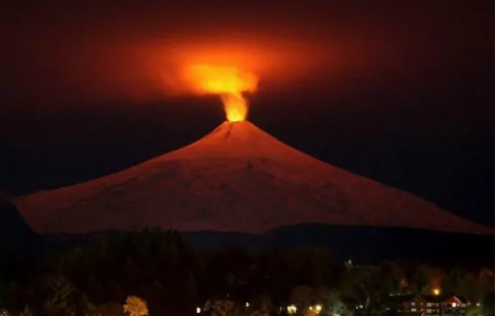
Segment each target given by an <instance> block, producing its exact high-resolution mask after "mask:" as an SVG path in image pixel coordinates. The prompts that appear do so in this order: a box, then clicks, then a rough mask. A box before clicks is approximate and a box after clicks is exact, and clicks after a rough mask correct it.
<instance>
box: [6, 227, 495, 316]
mask: <svg viewBox="0 0 495 316" xmlns="http://www.w3.org/2000/svg"><path fill="white" fill-rule="evenodd" d="M0 264H1V270H0V276H1V279H0V308H2V307H3V308H5V310H6V311H8V312H9V313H10V314H12V315H24V316H31V315H35V316H38V315H40V316H59V315H60V316H61V315H74V316H79V315H81V316H85V315H102V316H107V315H123V314H124V313H125V308H123V306H124V305H125V304H124V303H125V302H126V299H129V297H137V298H140V299H142V300H143V301H145V302H146V312H147V313H148V311H149V314H150V315H169V314H170V315H171V314H173V313H180V314H181V315H193V314H196V313H197V312H201V313H203V312H205V311H210V312H211V313H214V314H217V315H222V316H229V315H232V314H233V313H234V310H235V311H236V313H238V312H239V311H241V312H242V313H244V314H246V313H249V314H252V313H255V312H256V313H259V314H274V313H277V312H279V311H280V310H279V308H280V306H287V305H289V304H294V305H297V306H306V307H307V306H312V305H314V304H322V305H323V306H324V309H323V311H322V313H325V314H329V315H332V316H333V315H337V314H338V315H345V314H346V313H351V312H352V311H350V310H349V308H348V305H347V304H346V302H348V301H353V302H355V304H359V305H366V306H368V307H369V313H374V314H381V313H383V312H384V311H385V308H386V306H387V304H388V302H389V300H390V297H391V296H394V295H401V294H410V293H422V294H431V293H433V292H434V291H441V292H442V293H452V294H456V295H461V296H464V297H465V298H466V299H468V300H469V301H470V302H472V303H473V304H472V306H473V307H472V311H471V314H472V315H475V314H479V315H483V313H484V312H486V310H487V309H490V308H492V309H493V296H494V294H493V293H494V282H495V279H494V273H493V268H492V269H490V268H489V267H474V268H473V267H471V268H465V267H456V266H450V267H445V266H442V267H440V266H435V265H433V264H427V263H424V262H423V263H420V262H412V261H407V262H406V261H403V262H401V261H396V262H382V263H357V262H351V261H348V262H345V263H337V262H334V261H333V259H332V254H331V252H330V251H329V250H327V249H324V248H317V247H292V248H278V249H270V250H267V251H264V252H262V253H257V254H252V253H249V252H248V251H246V250H245V249H242V248H238V247H226V248H225V249H222V250H219V251H215V252H213V251H207V250H203V249H198V248H195V247H192V246H190V245H188V244H187V243H186V242H185V241H184V240H183V239H182V238H181V235H180V234H179V233H177V232H174V231H162V230H159V229H147V230H143V231H139V232H121V233H117V234H111V235H108V234H106V235H100V236H98V237H95V238H94V240H92V241H91V242H90V243H88V244H86V245H84V246H78V247H73V248H71V249H69V250H64V251H57V252H53V253H51V254H48V255H44V256H43V257H42V258H33V257H28V256H25V255H22V254H14V253H12V254H10V255H6V256H3V257H2V258H1V260H0ZM198 308H199V309H198Z"/></svg>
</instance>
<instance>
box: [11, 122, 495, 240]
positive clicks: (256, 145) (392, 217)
mask: <svg viewBox="0 0 495 316" xmlns="http://www.w3.org/2000/svg"><path fill="white" fill-rule="evenodd" d="M16 204H17V206H18V208H19V210H20V212H21V213H22V214H23V216H24V217H25V218H26V220H27V221H28V223H29V224H30V225H31V227H32V228H33V229H34V230H35V231H38V232H41V233H87V232H94V231H100V230H106V229H111V228H112V229H136V228H142V227H150V226H159V227H162V228H165V229H178V230H181V231H199V230H208V231H240V232H249V233H262V232H266V231H267V230H269V229H272V228H276V227H280V226H285V225H293V224H300V223H322V224H333V225H372V226H394V227H413V228H426V229H431V230H439V231H456V232H466V233H493V229H491V228H488V227H484V226H482V225H478V224H475V223H472V222H469V221H467V220H465V219H462V218H459V217H457V216H455V215H453V214H450V213H448V212H446V211H443V210H441V209H440V208H438V207H437V206H435V205H433V204H431V203H428V202H426V201H424V200H422V199H421V198H418V197H416V196H414V195H412V194H409V193H406V192H403V191H400V190H397V189H394V188H391V187H387V186H385V185H383V184H380V183H377V182H375V181H372V180H370V179H366V178H364V177H361V176H358V175H355V174H351V173H349V172H346V171H344V170H342V169H339V168H336V167H334V166H332V165H329V164H326V163H324V162H321V161H319V160H317V159H315V158H313V157H311V156H308V155H306V154H304V153H302V152H300V151H298V150H296V149H294V148H291V147H289V146H287V145H285V144H283V143H282V142H280V141H278V140H277V139H275V138H274V137H272V136H270V135H268V134H267V133H265V132H263V131H262V130H260V129H259V128H257V127H256V126H254V125H253V124H251V123H249V122H247V121H245V122H237V123H230V122H225V123H223V124H221V125H220V126H219V127H218V128H217V129H215V130H214V131H213V132H211V133H210V134H209V135H207V136H205V137H203V138H202V139H200V140H198V141H197V142H195V143H192V144H191V145H189V146H186V147H183V148H181V149H178V150H176V151H173V152H170V153H167V154H165V155H162V156H159V157H157V158H154V159H152V160H149V161H146V162H143V163H141V164H139V165H136V166H134V167H131V168H129V169H126V170H123V171H121V172H118V173H115V174H111V175H108V176H105V177H102V178H99V179H95V180H92V181H89V182H85V183H81V184H76V185H73V186H69V187H64V188H60V189H55V190H49V191H41V192H37V193H34V194H31V195H28V196H24V197H21V198H19V199H17V200H16Z"/></svg>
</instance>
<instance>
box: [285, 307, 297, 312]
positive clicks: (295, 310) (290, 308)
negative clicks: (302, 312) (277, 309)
mask: <svg viewBox="0 0 495 316" xmlns="http://www.w3.org/2000/svg"><path fill="white" fill-rule="evenodd" d="M296 312H297V307H296V306H295V305H290V306H287V313H289V314H295V313H296Z"/></svg>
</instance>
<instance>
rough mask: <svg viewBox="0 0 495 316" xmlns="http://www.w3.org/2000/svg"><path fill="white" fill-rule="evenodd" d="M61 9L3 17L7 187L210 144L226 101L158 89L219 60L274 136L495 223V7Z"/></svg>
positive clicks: (2, 182)
mask: <svg viewBox="0 0 495 316" xmlns="http://www.w3.org/2000/svg"><path fill="white" fill-rule="evenodd" d="M265 2H266V1H265ZM50 3H51V4H50V6H47V5H46V4H43V3H42V2H41V1H40V2H38V4H36V2H35V4H29V5H28V4H17V5H12V6H10V7H6V8H5V9H3V10H2V12H1V13H0V21H2V22H1V24H2V25H1V30H0V35H1V38H2V51H1V52H0V57H1V59H0V60H1V63H2V65H1V69H2V76H1V80H2V85H1V86H0V107H1V108H0V189H2V190H5V191H7V192H9V193H11V194H14V195H16V194H23V193H27V192H32V191H35V190H40V189H47V188H53V187H57V186H62V185H68V184H72V183H75V182H79V181H83V180H88V179H91V178H94V177H98V176H101V175H104V174H108V173H111V172H114V171H117V170H120V169H123V168H125V167H128V166H130V165H133V164H135V163H138V162H140V161H143V160H146V159H148V158H151V157H154V156H156V155H159V154H162V153H165V152H167V151H170V150H172V149H175V148H178V147H181V146H183V145H186V144H188V143H189V142H191V141H194V140H196V139H198V138H200V137H201V136H203V135H204V134H205V133H207V132H209V131H210V130H212V129H213V128H214V127H215V126H216V125H218V124H220V123H221V122H222V121H223V120H224V114H223V111H222V106H221V104H220V101H219V100H217V99H216V98H214V97H211V98H210V97H207V98H205V97H194V96H183V97H177V96H174V97H171V96H170V95H169V94H167V93H166V91H164V88H163V83H162V82H161V81H160V79H159V78H161V77H160V74H163V73H168V72H172V71H173V70H174V68H175V67H177V64H178V63H179V62H180V61H182V59H183V58H193V59H194V58H203V57H204V56H208V58H210V55H215V56H216V55H220V57H218V58H220V59H222V58H226V57H225V56H229V58H231V60H229V62H231V61H234V62H236V63H241V66H244V65H247V66H248V67H251V68H253V69H254V71H256V73H257V74H258V75H259V77H260V91H259V92H257V93H256V94H255V95H253V96H252V97H251V103H252V106H251V113H250V120H251V121H252V122H253V123H254V124H256V125H258V126H259V127H261V128H262V129H264V130H265V131H267V132H269V133H271V134H273V135H274V136H276V137H278V138H279V139H280V140H282V141H284V142H286V143H288V144H290V145H292V146H294V147H296V148H298V149H300V150H302V151H305V152H307V153H309V154H311V155H313V156H315V157H317V158H319V159H321V160H324V161H327V162H329V163H332V164H334V165H336V166H339V167H342V168H344V169H347V170H349V171H352V172H355V173H358V174H361V175H364V176H367V177H371V178H373V179H375V180H378V181H381V182H383V183H385V184H388V185H391V186H395V187H398V188H401V189H404V190H407V191H410V192H412V193H415V194H417V195H419V196H421V197H424V198H426V199H428V200H430V201H432V202H434V203H436V204H438V205H440V206H441V207H443V208H445V209H446V210H449V211H451V212H454V213H457V214H459V215H462V216H464V217H467V218H469V219H471V220H475V221H478V222H482V223H485V224H488V225H493V222H494V215H493V191H494V185H493V183H494V181H493V176H494V170H493V160H494V150H493V149H494V148H493V147H494V146H493V143H494V130H493V119H494V111H493V104H494V79H493V78H494V76H493V71H494V65H493V57H494V53H493V39H494V36H493V12H494V8H493V1H452V0H445V1H443V0H437V1H431V0H429V1H381V2H380V1H378V2H375V1H363V2H362V3H358V1H352V2H349V1H302V2H301V1H294V4H293V5H292V4H288V2H287V1H271V2H269V4H266V3H265V4H262V2H259V3H258V2H257V1H249V2H244V1H238V2H236V1H218V0H212V1H208V2H193V1H191V2H181V5H178V4H174V5H172V4H164V3H162V2H159V1H156V3H152V2H151V1H148V2H146V1H139V2H130V1H127V2H126V1H119V2H118V3H119V4H118V5H117V2H116V1H115V2H113V3H111V2H109V1H101V2H98V4H94V5H93V4H88V3H83V2H81V4H80V5H75V4H74V3H71V4H67V3H65V4H64V3H63V2H60V3H57V2H55V1H53V2H50ZM296 3H297V4H296ZM224 55H225V56H224ZM198 56H199V57H198ZM232 56H233V57H232ZM239 56H240V57H239ZM181 58H182V59H181ZM205 58H206V57H205ZM212 58H217V57H212Z"/></svg>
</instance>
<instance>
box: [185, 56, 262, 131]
mask: <svg viewBox="0 0 495 316" xmlns="http://www.w3.org/2000/svg"><path fill="white" fill-rule="evenodd" d="M185 79H186V81H187V82H188V84H189V85H190V86H191V88H192V90H193V91H194V92H196V93H198V94H214V95H219V96H220V97H221V99H222V102H223V105H224V109H225V114H226V116H227V120H228V121H230V122H239V121H244V120H246V118H247V114H248V101H247V100H246V98H245V97H244V95H243V93H245V92H255V91H256V88H257V86H258V78H257V77H256V76H255V75H254V74H252V73H249V72H244V71H241V70H239V69H238V68H236V67H219V66H211V65H193V66H190V67H187V69H186V71H185Z"/></svg>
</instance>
